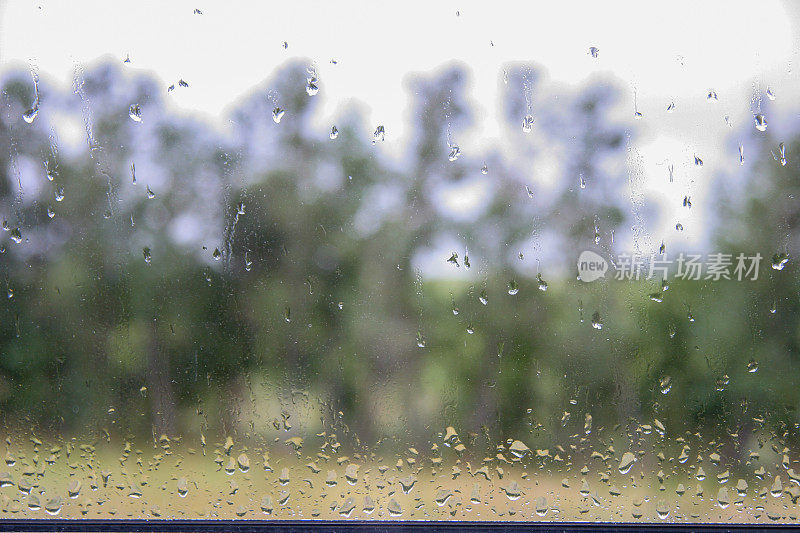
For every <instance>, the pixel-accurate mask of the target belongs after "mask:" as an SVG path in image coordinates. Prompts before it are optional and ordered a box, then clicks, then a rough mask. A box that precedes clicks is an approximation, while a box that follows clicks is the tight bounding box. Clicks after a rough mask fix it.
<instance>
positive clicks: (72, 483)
mask: <svg viewBox="0 0 800 533" xmlns="http://www.w3.org/2000/svg"><path fill="white" fill-rule="evenodd" d="M80 493H81V480H80V479H74V478H73V479H70V480H69V483H67V496H69V497H70V498H72V499H73V500H74V499H75V498H77V497H78V496H79V495H80Z"/></svg>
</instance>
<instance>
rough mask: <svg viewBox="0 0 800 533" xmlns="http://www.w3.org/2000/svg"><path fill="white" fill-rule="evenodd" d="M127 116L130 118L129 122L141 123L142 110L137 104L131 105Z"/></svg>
mask: <svg viewBox="0 0 800 533" xmlns="http://www.w3.org/2000/svg"><path fill="white" fill-rule="evenodd" d="M128 116H129V117H131V120H132V121H134V122H141V121H142V109H141V108H140V107H139V104H133V105H132V106H130V107H129V108H128Z"/></svg>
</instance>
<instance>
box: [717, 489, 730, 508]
mask: <svg viewBox="0 0 800 533" xmlns="http://www.w3.org/2000/svg"><path fill="white" fill-rule="evenodd" d="M730 503H731V498H730V496H729V495H728V488H727V487H720V489H719V492H718V493H717V504H719V506H720V507H721V508H722V509H725V508H726V507H728V505H730Z"/></svg>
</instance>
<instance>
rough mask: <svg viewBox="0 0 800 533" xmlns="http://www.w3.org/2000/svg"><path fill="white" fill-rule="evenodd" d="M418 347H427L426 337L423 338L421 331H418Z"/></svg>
mask: <svg viewBox="0 0 800 533" xmlns="http://www.w3.org/2000/svg"><path fill="white" fill-rule="evenodd" d="M417 346H419V347H420V348H424V347H425V337H423V336H422V332H421V331H417Z"/></svg>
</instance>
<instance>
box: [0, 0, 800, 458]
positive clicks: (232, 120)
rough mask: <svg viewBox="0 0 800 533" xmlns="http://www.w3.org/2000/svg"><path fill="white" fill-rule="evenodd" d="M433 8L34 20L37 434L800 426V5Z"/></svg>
mask: <svg viewBox="0 0 800 533" xmlns="http://www.w3.org/2000/svg"><path fill="white" fill-rule="evenodd" d="M351 7H352V6H351ZM417 7H418V8H419V10H417V9H414V8H413V6H410V7H409V8H403V9H402V10H401V12H395V11H394V9H390V8H386V7H385V6H384V7H380V6H369V7H365V8H363V9H359V10H358V12H357V14H356V13H354V11H352V9H354V8H352V9H350V10H349V9H345V8H344V7H341V6H338V5H337V6H333V5H328V4H325V5H322V4H316V3H309V4H303V5H296V4H291V5H289V4H287V5H286V6H284V7H279V6H274V5H269V6H261V7H255V6H247V7H245V6H243V5H235V6H231V7H225V8H223V7H221V6H219V5H214V4H212V3H208V2H202V1H201V2H189V3H186V2H176V3H170V4H169V5H164V4H157V5H156V4H154V5H152V6H149V7H148V6H147V5H143V4H142V3H135V4H131V5H130V6H128V7H127V8H120V7H119V6H118V5H117V4H114V5H113V6H112V5H106V4H102V5H100V4H95V3H91V2H83V3H81V2H78V3H70V4H69V6H67V5H62V4H59V3H55V2H5V3H3V4H2V7H0V63H1V66H2V69H1V70H0V77H1V83H0V100H1V106H0V217H2V220H3V229H4V231H3V232H2V233H0V246H1V247H0V252H1V253H0V284H1V285H2V286H3V293H4V294H5V295H6V297H4V298H3V299H2V301H3V303H2V306H0V416H2V420H3V424H4V427H5V429H6V431H8V432H9V433H13V432H14V431H17V430H21V429H25V430H26V431H28V430H32V431H35V432H36V433H37V434H38V435H40V436H41V435H49V436H51V437H53V438H61V437H66V436H72V435H79V434H90V435H96V434H100V433H101V432H108V433H111V434H112V435H115V436H117V437H119V438H121V437H122V436H126V435H127V436H134V437H137V436H138V437H142V438H144V439H147V438H151V435H156V436H157V435H162V434H165V435H168V436H171V437H174V436H178V437H180V436H184V437H187V438H193V439H194V438H196V437H197V436H198V435H200V434H201V433H203V434H213V435H231V434H242V435H243V434H249V435H263V436H269V435H272V434H273V433H274V432H276V431H280V432H281V434H282V435H286V433H287V432H289V433H291V434H298V435H305V434H314V433H317V432H319V431H320V430H321V429H322V428H324V427H326V424H328V425H329V424H334V423H335V424H341V427H343V428H346V429H345V430H344V431H343V433H344V434H347V435H349V438H350V439H351V440H352V442H356V443H366V444H368V445H378V444H380V443H382V442H391V443H394V444H392V445H393V446H407V445H412V444H413V443H416V442H420V441H423V442H424V441H425V440H426V439H431V438H433V436H434V435H436V434H439V433H442V432H444V430H445V427H447V426H453V427H455V428H457V429H458V431H459V432H464V434H466V433H473V434H475V435H484V436H485V437H486V439H487V443H489V444H491V443H496V442H501V441H503V440H504V439H508V438H513V439H523V440H525V442H526V443H527V444H528V446H530V447H531V448H533V447H534V446H542V447H547V446H551V447H552V446H555V445H556V444H558V443H561V442H564V439H565V438H567V437H568V436H570V435H573V434H574V433H575V432H576V431H577V430H578V429H579V430H580V431H583V428H584V426H585V424H586V423H587V420H588V418H587V415H590V416H591V420H593V424H594V427H595V428H603V427H606V428H613V427H614V426H617V425H619V424H625V423H626V422H627V421H630V420H637V421H640V422H642V421H645V420H650V421H652V419H653V417H655V418H658V419H659V420H660V421H662V422H663V423H664V424H666V425H667V427H668V428H669V429H670V432H671V434H673V435H678V434H681V433H682V432H685V431H689V432H691V433H696V432H700V433H701V434H702V435H703V440H706V441H709V440H714V441H715V442H719V443H721V445H722V444H724V445H725V446H728V447H729V450H730V454H731V456H732V457H736V456H740V457H743V458H744V457H747V456H748V454H749V452H750V450H751V446H752V445H753V441H754V440H755V439H756V438H757V433H756V432H754V431H753V428H754V427H755V426H763V425H767V426H768V427H770V428H773V429H772V430H771V431H774V432H775V434H777V435H781V438H782V440H781V442H783V443H786V444H790V443H795V442H796V438H797V433H798V424H799V423H800V414H799V413H798V412H797V408H798V402H799V401H800V392H799V391H800V389H799V388H798V387H797V384H798V381H797V376H798V375H800V374H798V372H800V329H799V328H798V326H799V325H800V299H799V298H798V294H800V278H799V277H798V270H797V266H796V262H795V261H794V259H795V257H796V256H797V250H798V245H800V243H799V242H798V239H800V232H798V216H800V204H798V195H800V173H799V172H798V168H800V156H796V155H795V154H799V153H800V139H798V126H799V125H800V123H798V119H797V117H798V111H799V110H800V101H799V100H798V97H797V95H798V94H800V92H798V89H800V83H798V76H797V73H796V69H797V60H798V57H797V56H798V50H800V48H799V47H798V35H797V21H798V15H800V13H798V10H797V7H795V6H793V5H792V4H790V3H783V2H764V3H760V4H759V5H758V6H753V5H748V4H745V3H734V4H730V3H725V4H721V3H708V4H705V3H704V4H703V5H702V6H695V5H692V6H691V9H689V4H682V3H678V4H675V3H669V4H665V5H664V8H663V9H660V10H658V11H655V10H654V11H653V12H643V11H642V9H643V8H642V7H641V6H640V5H639V3H630V4H627V5H618V6H617V7H615V8H614V9H608V8H607V7H606V6H600V5H597V4H596V3H588V2H587V3H585V4H581V5H579V6H577V7H574V6H572V4H570V6H569V8H568V7H567V6H565V7H563V8H560V7H556V6H548V7H546V8H545V7H543V6H538V5H537V6H535V7H534V6H530V7H529V8H520V7H519V6H511V5H504V4H500V5H497V6H495V5H494V4H493V5H492V6H491V8H487V7H486V6H479V5H477V4H472V3H465V2H444V3H441V4H437V5H431V4H429V3H428V4H424V5H419V6H417ZM525 9H528V10H530V11H529V12H527V11H524V10H525ZM567 9H569V12H567V11H566V10H567ZM542 10H545V11H546V12H544V13H542V12H540V11H542ZM347 13H350V15H348V14H347ZM576 13H577V14H580V17H577V18H576V17H574V15H575V14H576ZM334 22H335V23H334ZM584 249H593V250H597V251H600V252H601V253H603V254H605V255H606V257H610V258H614V257H617V256H618V255H619V254H621V253H629V254H630V253H640V254H645V255H647V254H659V253H666V254H668V256H670V257H674V256H676V255H677V254H678V253H680V252H699V253H710V252H715V251H720V252H727V253H734V254H736V253H739V252H744V253H746V254H748V255H752V254H755V253H761V254H762V256H764V257H765V260H764V262H763V263H762V265H761V269H760V271H759V277H758V280H756V281H704V280H700V281H691V280H676V279H671V278H670V279H668V280H666V281H667V285H668V287H665V286H664V283H663V281H664V280H662V279H660V278H655V279H652V280H639V281H615V280H613V279H606V280H600V281H597V282H595V283H591V284H588V283H583V282H581V281H579V280H577V279H576V275H577V271H576V266H575V264H576V260H577V256H578V253H579V251H580V250H584ZM781 254H785V255H786V256H787V257H788V262H785V263H784V262H782V259H783V258H784V255H781ZM776 255H777V256H778V257H777V258H776V259H775V261H776V262H775V264H774V267H772V266H773V258H774V257H775V256H776ZM771 267H772V268H771ZM776 267H780V268H776ZM667 289H668V290H667ZM654 295H655V296H654ZM591 420H590V422H589V423H590V424H591V423H592V422H591ZM576 428H578V429H576ZM590 429H591V426H590ZM762 445H763V443H762Z"/></svg>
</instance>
